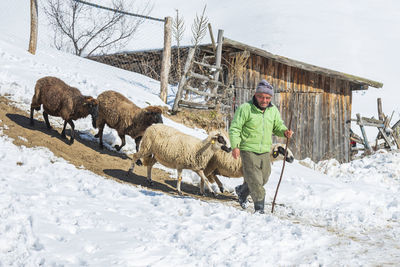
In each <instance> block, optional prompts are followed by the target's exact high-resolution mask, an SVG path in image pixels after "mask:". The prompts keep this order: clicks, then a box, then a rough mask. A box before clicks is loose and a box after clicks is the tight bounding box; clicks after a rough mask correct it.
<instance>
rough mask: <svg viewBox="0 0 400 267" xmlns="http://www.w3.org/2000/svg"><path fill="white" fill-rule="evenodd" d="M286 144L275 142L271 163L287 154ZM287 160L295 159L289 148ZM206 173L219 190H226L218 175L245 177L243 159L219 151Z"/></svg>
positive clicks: (209, 163)
mask: <svg viewBox="0 0 400 267" xmlns="http://www.w3.org/2000/svg"><path fill="white" fill-rule="evenodd" d="M285 147H286V145H285V144H280V143H278V144H273V145H272V149H271V152H270V159H271V163H273V162H274V161H278V160H283V159H284V155H285ZM286 161H287V162H290V163H292V162H293V161H294V157H293V153H292V151H290V149H289V148H288V150H287V157H286ZM204 174H205V176H206V177H207V179H208V181H209V182H210V183H213V182H216V183H217V184H218V187H219V190H220V191H221V193H222V192H224V187H223V185H222V183H221V181H220V180H219V179H218V177H217V175H222V176H226V177H231V178H239V177H243V171H242V160H241V159H240V158H239V159H237V160H236V159H234V158H233V157H232V155H231V154H227V153H221V152H220V151H217V152H216V153H215V154H214V156H213V157H212V158H211V160H210V161H209V162H208V164H207V167H206V168H205V169H204Z"/></svg>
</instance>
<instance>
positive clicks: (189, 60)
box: [172, 48, 195, 113]
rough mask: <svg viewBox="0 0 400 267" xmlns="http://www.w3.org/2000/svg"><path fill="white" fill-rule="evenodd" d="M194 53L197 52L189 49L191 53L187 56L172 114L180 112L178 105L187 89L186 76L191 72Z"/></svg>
mask: <svg viewBox="0 0 400 267" xmlns="http://www.w3.org/2000/svg"><path fill="white" fill-rule="evenodd" d="M194 52H195V49H194V48H190V49H189V53H188V56H187V59H186V63H185V68H184V70H183V75H182V77H181V80H180V82H179V86H178V91H177V92H176V96H175V101H174V105H173V107H172V112H173V113H176V112H177V111H178V108H179V106H178V103H179V101H180V100H181V99H182V94H183V88H184V87H185V85H186V82H187V79H186V75H187V73H188V72H189V70H190V67H191V65H192V60H193V56H194Z"/></svg>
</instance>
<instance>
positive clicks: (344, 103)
mask: <svg viewBox="0 0 400 267" xmlns="http://www.w3.org/2000/svg"><path fill="white" fill-rule="evenodd" d="M260 79H266V80H267V81H268V82H270V83H271V84H272V85H273V86H274V89H275V95H274V98H273V103H274V104H275V105H277V106H278V108H279V110H280V111H281V115H282V119H283V120H284V121H285V123H286V124H288V122H289V117H290V113H291V112H292V113H293V115H292V116H293V117H292V129H293V130H294V132H295V134H294V136H293V139H292V140H291V143H290V145H289V147H290V149H291V150H292V151H293V152H294V155H295V157H296V159H304V158H307V157H308V158H311V159H312V160H313V161H320V160H324V159H329V158H336V159H337V160H339V161H340V162H348V161H349V159H350V157H349V155H350V154H349V153H350V147H349V136H350V125H349V124H347V123H346V121H348V120H350V118H351V90H350V82H348V81H343V80H338V79H336V78H331V77H327V76H324V75H321V74H317V73H313V72H309V71H305V70H302V69H299V68H295V67H290V66H287V65H284V64H282V63H278V62H276V61H272V60H270V59H266V58H262V57H260V56H256V55H251V56H250V58H249V60H248V67H247V70H246V71H245V73H243V77H238V78H236V79H235V84H234V85H235V103H234V106H235V108H236V107H237V106H239V105H240V104H242V103H244V102H246V101H248V100H250V99H251V97H252V96H253V94H254V91H255V87H256V86H257V83H258V82H259V81H260ZM274 142H284V139H282V138H276V137H275V138H274Z"/></svg>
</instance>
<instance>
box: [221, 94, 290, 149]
mask: <svg viewBox="0 0 400 267" xmlns="http://www.w3.org/2000/svg"><path fill="white" fill-rule="evenodd" d="M286 130H287V128H286V126H285V125H284V123H283V121H282V119H281V114H280V113H279V110H278V109H277V107H276V106H275V105H273V104H272V103H270V105H269V106H268V107H267V108H266V109H265V111H264V113H263V112H262V110H260V109H259V108H257V107H256V106H255V105H254V104H253V100H251V101H249V102H247V103H244V104H242V105H240V106H239V108H238V109H237V110H236V112H235V116H234V117H233V121H232V123H231V127H230V128H229V137H230V141H231V147H232V149H233V148H237V147H238V148H239V149H240V150H244V151H251V152H255V153H266V152H269V151H270V149H271V145H272V134H274V135H276V136H279V137H284V132H285V131H286Z"/></svg>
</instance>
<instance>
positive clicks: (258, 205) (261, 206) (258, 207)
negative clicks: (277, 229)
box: [254, 199, 264, 214]
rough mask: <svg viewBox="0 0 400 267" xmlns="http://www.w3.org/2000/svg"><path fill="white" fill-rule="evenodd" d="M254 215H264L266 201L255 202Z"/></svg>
mask: <svg viewBox="0 0 400 267" xmlns="http://www.w3.org/2000/svg"><path fill="white" fill-rule="evenodd" d="M254 213H259V214H264V199H263V200H261V201H257V202H254Z"/></svg>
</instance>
